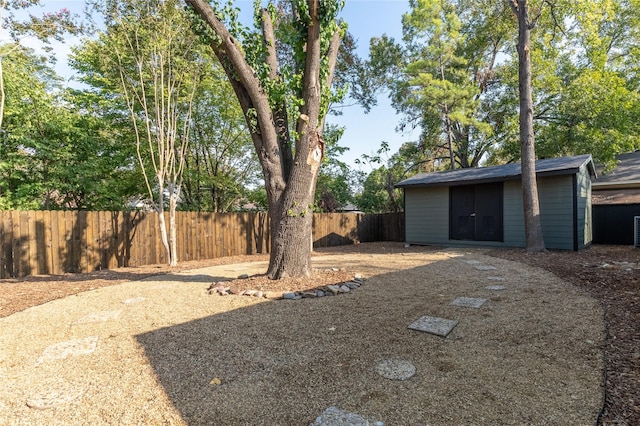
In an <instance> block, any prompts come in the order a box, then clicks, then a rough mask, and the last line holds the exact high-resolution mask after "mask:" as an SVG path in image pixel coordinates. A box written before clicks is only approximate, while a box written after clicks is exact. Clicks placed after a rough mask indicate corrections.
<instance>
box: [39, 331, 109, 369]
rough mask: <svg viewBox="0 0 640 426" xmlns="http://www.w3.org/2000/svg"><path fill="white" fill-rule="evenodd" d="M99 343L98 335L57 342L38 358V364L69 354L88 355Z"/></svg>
mask: <svg viewBox="0 0 640 426" xmlns="http://www.w3.org/2000/svg"><path fill="white" fill-rule="evenodd" d="M97 344H98V336H91V337H85V338H84V339H73V340H67V341H66V342H60V343H56V344H53V345H50V346H47V348H46V349H45V350H44V351H43V352H42V355H41V356H40V358H38V364H40V363H43V362H45V361H55V360H57V359H65V358H67V357H69V356H72V355H73V356H78V355H88V354H90V353H93V352H94V351H95V350H96V345H97Z"/></svg>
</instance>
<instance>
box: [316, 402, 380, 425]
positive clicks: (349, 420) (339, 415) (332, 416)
mask: <svg viewBox="0 0 640 426" xmlns="http://www.w3.org/2000/svg"><path fill="white" fill-rule="evenodd" d="M309 426H384V422H381V421H371V420H367V419H366V418H364V417H362V416H361V415H359V414H355V413H350V412H348V411H343V410H341V409H339V408H338V407H329V408H327V409H326V410H324V411H323V412H322V414H321V415H320V416H318V418H316V421H315V422H313V423H311V424H309Z"/></svg>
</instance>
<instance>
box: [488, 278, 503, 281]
mask: <svg viewBox="0 0 640 426" xmlns="http://www.w3.org/2000/svg"><path fill="white" fill-rule="evenodd" d="M487 279H488V280H491V281H504V277H487Z"/></svg>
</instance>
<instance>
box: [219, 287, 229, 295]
mask: <svg viewBox="0 0 640 426" xmlns="http://www.w3.org/2000/svg"><path fill="white" fill-rule="evenodd" d="M216 291H217V292H218V294H219V295H220V296H227V295H228V294H229V293H228V291H229V289H227V288H217V289H216Z"/></svg>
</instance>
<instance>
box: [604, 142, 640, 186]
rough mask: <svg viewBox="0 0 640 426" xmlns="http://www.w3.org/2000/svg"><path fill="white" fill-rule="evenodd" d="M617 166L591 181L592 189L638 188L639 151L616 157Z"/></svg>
mask: <svg viewBox="0 0 640 426" xmlns="http://www.w3.org/2000/svg"><path fill="white" fill-rule="evenodd" d="M616 159H617V160H618V165H617V166H616V167H615V168H614V169H613V170H611V171H609V172H607V173H606V174H600V176H599V177H598V178H597V179H595V180H594V181H593V189H594V190H599V189H613V188H616V189H617V188H640V151H635V152H629V153H627V154H620V155H617V156H616Z"/></svg>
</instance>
